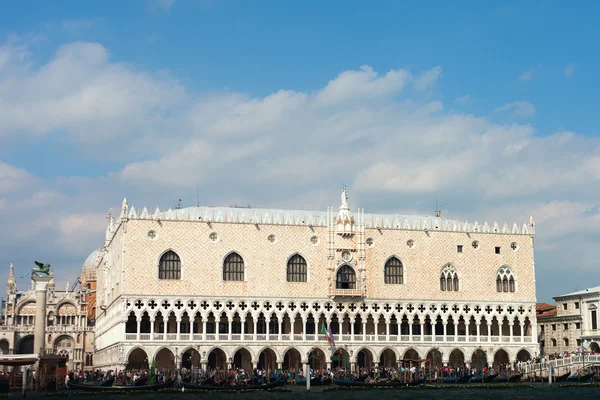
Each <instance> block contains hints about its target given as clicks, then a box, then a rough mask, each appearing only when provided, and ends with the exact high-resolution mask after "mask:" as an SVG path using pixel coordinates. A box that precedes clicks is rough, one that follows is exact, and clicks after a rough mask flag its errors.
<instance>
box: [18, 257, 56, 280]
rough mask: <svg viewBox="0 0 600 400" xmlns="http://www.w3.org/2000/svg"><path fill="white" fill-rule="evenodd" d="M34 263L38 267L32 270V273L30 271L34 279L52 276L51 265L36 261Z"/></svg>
mask: <svg viewBox="0 0 600 400" xmlns="http://www.w3.org/2000/svg"><path fill="white" fill-rule="evenodd" d="M34 263H35V265H37V268H31V271H29V272H30V273H31V277H32V278H33V277H34V276H48V275H50V264H44V263H41V262H39V261H34ZM23 278H24V277H23Z"/></svg>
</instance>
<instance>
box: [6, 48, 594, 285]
mask: <svg viewBox="0 0 600 400" xmlns="http://www.w3.org/2000/svg"><path fill="white" fill-rule="evenodd" d="M32 57H33V55H32V54H30V50H29V49H28V48H27V46H24V45H16V44H15V43H14V42H13V43H11V44H5V45H4V46H0V60H3V61H0V132H1V133H0V141H1V142H3V143H7V142H8V141H9V140H10V141H23V142H25V141H28V140H30V138H31V137H32V136H37V137H46V136H51V135H52V134H53V132H56V131H60V132H62V133H64V136H62V137H61V139H62V140H64V141H67V142H68V144H69V145H70V146H73V148H74V149H75V151H77V152H81V153H86V154H87V155H88V156H89V157H94V160H95V162H96V163H98V165H101V166H102V168H104V169H105V170H110V171H112V172H111V173H106V174H105V175H104V176H100V177H96V178H91V177H86V176H65V177H56V178H45V179H42V178H40V177H37V176H35V175H34V174H32V173H31V172H29V171H27V170H26V169H24V168H20V167H17V166H15V165H11V164H9V163H6V162H0V219H1V220H2V222H3V231H4V232H10V235H7V234H5V237H4V238H3V240H1V241H0V262H3V263H4V262H7V260H8V258H7V257H10V258H11V259H12V258H13V257H15V258H16V259H17V260H16V261H18V262H19V267H21V265H25V264H27V263H30V262H31V260H29V258H31V257H30V254H35V256H36V257H38V258H40V259H47V260H49V261H50V262H52V263H53V264H56V265H65V266H75V267H74V268H78V267H77V265H78V263H79V264H80V263H82V262H83V261H84V259H85V257H86V256H87V254H88V253H89V252H91V251H92V250H94V249H95V248H96V247H98V246H100V245H101V244H102V240H103V234H104V229H103V225H104V222H105V220H104V218H103V214H104V212H105V211H106V209H108V207H110V206H113V207H116V208H117V207H118V205H119V203H120V200H121V199H122V198H123V196H127V198H128V200H129V201H130V204H132V205H134V206H135V207H136V208H139V207H140V206H142V207H143V206H148V207H149V208H154V207H156V206H160V207H169V206H171V207H172V206H174V205H175V204H176V203H177V199H179V198H182V199H183V200H184V205H191V204H196V201H197V200H196V189H197V188H198V189H200V197H201V198H200V202H201V203H202V204H213V205H228V204H231V203H233V202H237V203H239V204H248V203H250V204H256V205H258V206H272V207H289V208H312V209H324V208H325V207H326V206H328V205H329V206H330V205H334V206H335V205H337V203H336V202H337V201H338V196H337V194H338V193H337V191H338V190H339V187H340V185H341V184H342V183H344V184H347V185H348V187H350V191H351V192H350V194H351V199H352V202H353V203H352V206H353V207H357V206H360V207H364V208H365V209H366V210H367V212H386V211H394V212H412V211H416V212H420V213H431V212H432V211H433V205H432V204H431V203H432V202H433V200H434V199H435V198H436V197H442V198H444V202H447V203H449V204H450V207H451V211H450V212H448V213H446V214H445V215H447V216H449V217H459V218H461V219H463V220H465V219H472V220H475V219H478V220H480V221H481V220H484V219H485V218H488V219H490V220H493V219H497V220H499V221H505V220H506V221H509V223H511V222H512V221H513V220H518V221H519V222H520V223H522V222H524V221H525V220H526V219H527V218H528V215H529V213H530V212H533V213H534V216H535V217H536V220H537V221H538V235H537V237H536V249H538V250H537V251H538V252H537V254H536V256H537V257H538V259H539V261H538V265H542V266H543V269H542V268H540V269H538V271H540V270H547V271H561V268H562V264H561V263H558V261H557V260H564V257H567V256H568V257H570V258H569V260H570V262H571V263H578V262H581V268H582V269H583V270H584V271H588V273H589V271H590V270H591V268H592V267H593V266H592V264H591V261H590V260H589V259H584V258H582V256H581V254H579V253H581V252H582V248H581V246H582V245H581V241H583V242H584V243H588V242H589V243H594V242H597V240H599V239H600V229H598V228H595V227H596V226H600V223H599V222H600V212H599V211H598V210H599V208H598V202H597V198H598V194H599V193H598V190H599V189H597V188H598V187H600V185H599V183H600V172H598V171H600V155H599V154H600V139H598V138H595V137H590V136H587V135H579V134H576V133H572V132H557V133H554V134H553V133H552V132H542V135H537V134H536V131H535V128H534V126H533V125H529V124H521V123H517V122H513V123H505V124H503V123H497V122H495V121H496V119H497V118H495V117H506V116H508V117H510V118H531V117H533V116H535V107H534V106H533V105H532V104H531V103H528V102H526V101H514V102H510V103H508V104H505V105H503V106H501V107H498V108H497V109H496V110H495V111H494V112H493V113H492V114H491V116H474V115H468V114H462V113H458V112H456V111H455V110H451V111H446V110H445V107H444V104H443V103H442V102H441V101H430V100H429V98H430V97H431V96H430V93H420V92H419V91H412V92H411V93H412V94H411V95H410V98H409V96H408V95H407V94H405V93H403V90H404V89H405V87H406V86H407V85H410V84H411V83H413V84H414V85H415V88H417V87H419V88H421V89H425V88H434V87H435V82H436V80H437V79H439V77H440V76H441V75H440V73H441V68H440V69H437V67H436V68H434V69H432V70H429V71H425V72H422V71H416V72H415V75H414V76H416V77H417V78H413V75H411V74H410V73H409V72H408V71H407V70H406V69H401V68H400V69H395V70H391V71H388V72H383V73H378V72H377V71H375V70H373V68H371V67H368V66H364V67H362V68H360V69H358V70H350V71H345V72H341V73H340V74H339V75H338V76H337V77H334V78H333V79H332V80H331V81H329V82H323V83H322V85H321V87H317V88H315V90H313V91H310V92H308V91H307V92H303V91H296V90H293V88H284V89H281V90H277V91H274V92H273V93H271V94H268V95H265V96H252V95H249V94H246V93H236V92H230V91H219V92H211V93H191V92H189V91H188V90H186V87H185V86H184V85H183V84H181V83H180V82H179V81H177V80H176V79H173V78H172V77H170V76H169V75H168V74H163V73H160V74H159V73H153V72H148V71H140V70H139V68H136V67H134V66H131V65H128V64H125V63H122V62H118V61H114V60H112V58H111V56H110V52H109V51H108V50H107V49H106V48H105V47H103V46H102V45H100V44H95V43H83V42H76V43H71V44H68V45H65V46H62V47H61V48H59V49H58V50H57V51H56V53H55V54H54V56H53V57H52V58H51V59H50V60H48V61H47V62H46V63H45V64H44V63H42V64H40V63H37V62H33V58H32ZM471 99H472V98H471V96H470V95H465V96H463V97H460V98H458V99H456V100H455V102H456V103H459V104H460V103H464V102H467V101H470V100H471ZM32 115H35V118H32ZM510 118H508V119H509V120H510ZM45 140H49V141H52V138H51V137H48V138H46V139H45ZM327 193H329V195H328V194H327ZM492 218H493V219H492ZM578 227H580V228H581V229H579V230H578V229H577V228H578ZM583 231H585V234H586V235H587V236H586V237H585V238H584V239H581V238H580V237H575V236H578V235H579V233H580V232H583ZM559 245H560V246H559ZM557 247H560V248H561V251H562V253H564V255H563V254H561V255H557V254H556V250H555V248H557ZM27 267H29V265H27ZM23 268H25V267H23ZM67 272H69V273H75V272H76V271H75V270H70V271H65V272H64V274H65V276H66V275H67ZM581 276H583V273H582V275H581ZM581 276H580V275H574V277H573V280H574V279H578V278H580V277H581ZM71 279H72V277H71ZM543 279H544V278H543V276H542V277H540V278H538V282H544V281H543ZM568 279H571V278H568ZM560 283H562V282H560ZM544 285H545V286H544V287H543V290H544V291H545V293H549V291H550V290H551V289H560V284H556V283H552V282H549V281H545V282H544ZM553 285H554V286H553Z"/></svg>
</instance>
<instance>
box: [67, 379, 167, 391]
mask: <svg viewBox="0 0 600 400" xmlns="http://www.w3.org/2000/svg"><path fill="white" fill-rule="evenodd" d="M111 383H112V382H111ZM173 383H174V381H168V382H163V383H159V384H156V385H132V386H101V385H84V384H79V383H71V382H69V383H67V388H69V389H71V390H82V391H86V392H106V393H112V392H138V391H139V392H143V391H153V390H160V389H164V388H166V387H170V386H173Z"/></svg>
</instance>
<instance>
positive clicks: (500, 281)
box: [496, 267, 516, 293]
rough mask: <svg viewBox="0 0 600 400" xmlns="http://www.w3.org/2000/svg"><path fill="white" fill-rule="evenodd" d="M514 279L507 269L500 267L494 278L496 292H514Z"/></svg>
mask: <svg viewBox="0 0 600 400" xmlns="http://www.w3.org/2000/svg"><path fill="white" fill-rule="evenodd" d="M515 286H516V285H515V277H514V275H513V273H512V271H511V269H510V268H509V267H502V268H500V269H499V270H498V275H497V276H496V290H497V291H498V292H504V293H509V292H510V293H514V292H515Z"/></svg>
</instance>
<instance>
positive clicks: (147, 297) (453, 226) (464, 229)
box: [93, 188, 538, 369]
mask: <svg viewBox="0 0 600 400" xmlns="http://www.w3.org/2000/svg"><path fill="white" fill-rule="evenodd" d="M534 233H535V226H534V222H533V219H530V221H529V222H527V223H525V224H521V225H517V224H514V225H512V226H509V225H507V224H498V223H491V224H488V223H487V222H486V223H483V224H479V223H478V222H465V221H458V220H452V219H447V218H444V217H442V216H441V214H440V213H439V211H436V213H435V215H432V216H420V215H380V214H367V213H365V211H364V209H356V210H355V211H354V212H353V211H352V210H351V209H350V206H349V203H348V198H347V192H346V189H345V188H344V189H343V191H342V195H341V205H340V206H339V207H338V208H337V209H333V208H328V209H327V210H325V211H321V212H319V211H298V210H279V209H257V208H236V207H205V206H198V207H189V208H178V209H175V210H166V211H165V210H162V211H161V210H159V209H156V210H154V211H152V210H150V211H149V210H147V209H146V208H141V209H137V210H136V209H135V208H134V207H132V206H130V205H129V204H128V203H127V201H126V200H124V201H123V204H122V208H121V212H120V216H119V217H118V218H116V219H115V218H112V217H110V218H109V223H108V226H107V230H106V237H105V241H104V245H103V247H102V248H101V249H100V250H99V251H98V254H97V256H96V257H95V258H94V260H93V268H95V270H96V271H97V277H98V280H97V299H96V301H97V308H96V330H95V358H94V364H95V366H96V367H98V368H104V369H108V368H116V369H121V368H147V367H148V366H149V365H150V364H151V363H152V361H154V362H155V363H156V365H157V367H158V368H165V369H170V368H176V367H180V366H186V367H190V366H194V367H196V366H200V367H204V368H214V367H222V368H224V367H229V366H241V367H244V368H252V367H256V366H265V367H267V368H275V367H284V368H288V367H300V365H301V364H302V363H305V362H308V363H310V364H311V365H313V366H314V367H317V368H319V367H327V366H333V367H335V366H342V367H347V368H349V369H354V368H357V367H361V366H369V365H374V364H379V365H380V366H383V365H397V364H399V363H400V361H401V360H423V359H426V360H427V363H430V364H437V365H439V364H442V363H443V364H450V365H462V364H468V365H472V366H474V367H480V366H484V365H486V364H493V363H505V362H509V361H513V360H516V359H522V360H525V359H528V358H530V357H532V356H534V354H535V353H536V352H537V351H538V344H537V323H536V293H535V265H534V244H533V236H534ZM324 327H326V328H327V329H330V330H331V333H332V335H333V338H334V341H335V353H334V354H332V353H331V348H330V347H328V344H327V339H326V335H325V334H323V328H324Z"/></svg>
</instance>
